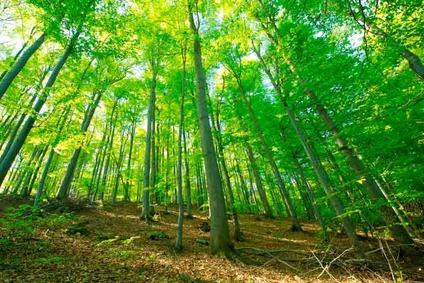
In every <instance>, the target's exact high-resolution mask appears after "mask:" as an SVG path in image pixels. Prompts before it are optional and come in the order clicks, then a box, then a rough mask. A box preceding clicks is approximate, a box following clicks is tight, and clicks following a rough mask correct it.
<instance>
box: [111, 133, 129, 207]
mask: <svg viewBox="0 0 424 283" xmlns="http://www.w3.org/2000/svg"><path fill="white" fill-rule="evenodd" d="M126 141H127V140H124V133H123V134H122V136H121V146H120V149H119V159H118V161H117V162H116V179H115V184H114V186H113V191H112V205H115V204H116V198H117V196H118V189H119V180H120V179H121V178H122V174H121V169H122V163H123V162H124V153H125V143H126ZM123 184H124V185H125V183H123Z"/></svg>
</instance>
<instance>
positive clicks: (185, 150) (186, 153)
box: [183, 134, 193, 218]
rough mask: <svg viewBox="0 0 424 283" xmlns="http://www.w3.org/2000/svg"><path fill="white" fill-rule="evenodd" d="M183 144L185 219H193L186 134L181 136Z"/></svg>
mask: <svg viewBox="0 0 424 283" xmlns="http://www.w3.org/2000/svg"><path fill="white" fill-rule="evenodd" d="M183 143H184V165H185V185H186V197H187V218H193V212H192V209H191V181H190V164H189V161H188V156H189V154H188V150H187V138H186V134H183Z"/></svg>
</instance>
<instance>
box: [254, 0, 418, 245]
mask: <svg viewBox="0 0 424 283" xmlns="http://www.w3.org/2000/svg"><path fill="white" fill-rule="evenodd" d="M259 2H260V3H261V5H263V3H262V2H261V0H260V1H259ZM267 17H268V19H269V20H270V24H271V25H272V28H273V30H274V32H275V34H276V35H275V36H273V35H272V34H271V33H270V32H269V30H268V29H267V27H265V26H264V29H265V30H266V32H267V35H268V37H269V39H270V40H271V41H272V42H273V43H274V45H275V46H276V47H278V48H279V50H280V52H281V56H282V57H283V60H284V61H285V63H286V64H287V66H288V67H289V69H290V71H291V72H292V73H293V74H294V75H295V76H296V78H297V81H298V82H299V84H300V86H301V87H302V88H303V90H304V92H305V94H306V95H307V96H308V97H309V99H310V100H311V101H312V104H313V106H314V107H315V109H316V111H317V112H318V114H319V116H320V117H321V119H322V120H323V122H324V124H325V125H326V126H327V128H328V130H329V132H330V133H331V135H332V136H333V137H334V139H335V141H336V144H337V146H338V147H339V150H340V151H341V152H342V153H343V154H344V155H345V157H346V159H347V162H348V164H349V166H350V167H351V168H352V170H353V171H354V172H355V174H356V176H357V178H358V179H359V180H361V183H362V185H363V186H364V188H365V189H366V190H367V191H368V194H369V196H370V197H371V199H372V200H373V202H374V203H377V202H379V201H383V200H384V195H383V194H382V192H381V190H380V189H379V187H378V185H377V183H376V181H375V179H374V177H373V176H372V175H371V173H370V171H369V169H368V168H366V166H365V165H364V163H363V162H362V161H361V160H360V159H359V158H358V156H357V155H356V154H355V152H354V151H353V149H352V148H351V146H350V145H349V144H348V143H347V141H346V140H345V139H344V138H343V137H342V136H341V135H340V130H339V128H338V126H337V125H336V123H335V122H334V121H333V119H332V118H331V116H330V115H329V114H328V112H327V110H326V109H325V107H324V106H323V105H322V104H321V101H320V100H319V99H318V97H317V96H316V94H315V93H314V92H313V91H312V90H310V89H308V88H307V86H306V81H305V80H303V79H302V78H301V77H300V76H299V74H298V73H297V70H296V68H295V66H294V64H293V62H292V61H291V60H290V58H288V57H287V56H286V54H285V53H284V50H282V46H281V44H280V42H283V40H282V38H281V34H280V31H279V29H278V27H277V25H276V23H275V20H274V19H273V17H272V16H269V15H267ZM259 21H260V20H259ZM261 24H262V25H263V23H262V22H261ZM254 49H255V50H254V51H255V53H256V54H257V56H258V58H259V59H260V60H261V62H263V60H262V57H261V55H260V52H259V51H258V50H257V48H255V47H254ZM266 69H267V68H265V71H266V72H269V71H267V70H266ZM268 75H270V74H268ZM274 86H275V85H274ZM379 211H380V214H381V216H382V218H383V219H384V221H385V222H386V224H387V225H388V228H389V230H390V232H391V234H392V236H393V237H394V239H395V240H396V241H397V242H400V243H404V244H413V243H414V241H413V240H412V238H411V237H410V235H409V234H408V232H407V230H406V229H405V227H404V226H402V224H399V223H397V221H396V219H397V217H396V214H395V212H394V211H393V209H392V208H391V207H390V206H388V205H385V204H384V205H381V206H380V207H379Z"/></svg>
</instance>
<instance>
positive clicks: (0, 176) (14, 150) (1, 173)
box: [0, 31, 80, 186]
mask: <svg viewBox="0 0 424 283" xmlns="http://www.w3.org/2000/svg"><path fill="white" fill-rule="evenodd" d="M79 34H80V32H79V31H77V32H76V33H75V34H74V35H73V36H72V39H71V41H70V43H69V45H68V47H67V48H66V50H65V52H64V53H63V55H62V57H61V58H60V60H59V62H58V63H57V65H56V66H55V67H54V69H53V71H52V73H51V74H50V77H49V79H48V81H47V83H46V85H45V87H44V91H43V93H42V94H41V95H40V96H39V98H38V100H37V102H36V103H35V105H34V108H33V110H34V113H37V114H38V113H39V112H40V110H41V108H42V107H43V105H44V103H45V100H46V98H47V96H48V91H49V88H51V87H52V86H53V84H54V83H55V81H56V79H57V76H58V75H59V72H60V70H61V69H62V68H63V66H64V65H65V63H66V61H67V60H68V58H69V55H71V53H72V50H73V48H74V46H75V44H76V42H77V40H78V37H79ZM44 96H46V97H44ZM34 123H35V118H34V116H32V115H29V116H28V117H27V119H26V121H25V123H24V125H23V126H22V129H21V131H20V132H19V134H18V136H17V138H16V140H15V142H14V143H13V145H12V146H11V148H10V150H9V151H8V153H7V154H6V156H5V157H4V159H3V161H2V162H1V163H0V186H1V185H2V184H3V181H4V178H5V177H6V175H7V173H8V171H9V169H10V167H11V166H12V163H13V161H15V158H16V156H17V155H18V153H19V151H20V150H21V148H22V146H23V144H24V142H25V140H26V138H27V137H28V134H29V133H30V131H31V129H32V127H33V126H34Z"/></svg>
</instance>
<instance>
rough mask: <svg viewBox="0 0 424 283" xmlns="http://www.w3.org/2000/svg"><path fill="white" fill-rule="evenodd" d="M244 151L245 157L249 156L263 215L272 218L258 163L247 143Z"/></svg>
mask: <svg viewBox="0 0 424 283" xmlns="http://www.w3.org/2000/svg"><path fill="white" fill-rule="evenodd" d="M246 151H247V157H248V158H249V162H250V166H251V168H252V172H253V176H254V177H255V183H256V189H257V190H258V193H259V197H260V199H261V202H262V205H263V207H264V211H265V216H266V217H268V218H274V215H272V210H271V206H270V205H269V202H268V198H267V196H266V193H265V189H264V186H263V184H262V179H261V175H260V173H259V169H258V165H257V164H256V159H255V156H254V154H253V150H252V147H251V146H250V144H249V143H247V146H246Z"/></svg>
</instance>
